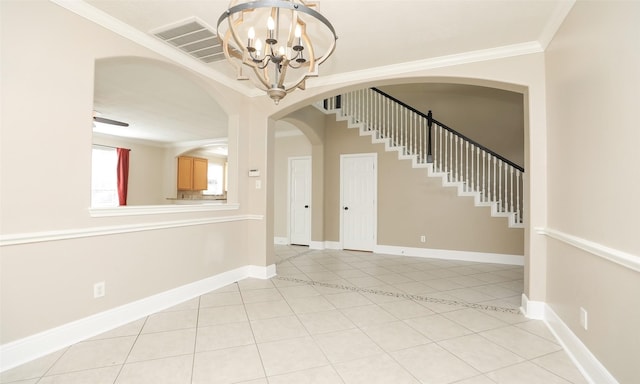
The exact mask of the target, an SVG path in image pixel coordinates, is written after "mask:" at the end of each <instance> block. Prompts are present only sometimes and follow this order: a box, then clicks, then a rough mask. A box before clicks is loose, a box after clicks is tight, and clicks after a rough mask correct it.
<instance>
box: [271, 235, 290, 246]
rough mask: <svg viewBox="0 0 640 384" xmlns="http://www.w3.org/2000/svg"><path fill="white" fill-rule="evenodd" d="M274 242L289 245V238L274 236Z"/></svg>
mask: <svg viewBox="0 0 640 384" xmlns="http://www.w3.org/2000/svg"><path fill="white" fill-rule="evenodd" d="M273 244H276V245H289V239H288V238H286V237H274V238H273Z"/></svg>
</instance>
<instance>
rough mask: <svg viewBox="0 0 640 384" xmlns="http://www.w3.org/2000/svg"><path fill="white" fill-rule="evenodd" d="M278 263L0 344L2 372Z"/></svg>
mask: <svg viewBox="0 0 640 384" xmlns="http://www.w3.org/2000/svg"><path fill="white" fill-rule="evenodd" d="M275 274H276V266H275V265H269V266H266V267H260V266H255V265H248V266H244V267H240V268H236V269H233V270H231V271H227V272H223V273H220V274H218V275H215V276H211V277H208V278H206V279H202V280H199V281H195V282H193V283H190V284H187V285H183V286H181V287H178V288H174V289H171V290H169V291H166V292H162V293H159V294H157V295H153V296H150V297H147V298H144V299H141V300H138V301H134V302H132V303H129V304H125V305H123V306H120V307H116V308H113V309H110V310H108V311H105V312H101V313H97V314H95V315H92V316H89V317H86V318H84V319H79V320H76V321H73V322H71V323H67V324H64V325H62V326H59V327H56V328H53V329H49V330H47V331H44V332H41V333H38V334H35V335H32V336H28V337H25V338H23V339H20V340H16V341H13V342H10V343H7V344H3V345H2V346H0V356H1V357H2V358H1V359H0V372H3V371H6V370H8V369H11V368H14V367H16V366H18V365H21V364H24V363H27V362H29V361H31V360H34V359H37V358H39V357H42V356H45V355H48V354H50V353H52V352H55V351H58V350H60V349H62V348H65V347H67V346H70V345H72V344H75V343H77V342H80V341H82V340H86V339H88V338H91V337H93V336H96V335H99V334H101V333H103V332H106V331H109V330H111V329H114V328H117V327H120V326H122V325H125V324H127V323H130V322H132V321H135V320H138V319H140V318H143V317H145V316H149V315H150V314H153V313H155V312H158V311H162V310H164V309H166V308H170V307H172V306H174V305H177V304H180V303H182V302H184V301H187V300H191V299H193V298H195V297H198V296H200V295H203V294H205V293H207V292H211V291H213V290H216V289H218V288H222V287H224V286H226V285H229V284H232V283H235V282H237V281H240V280H243V279H246V278H249V277H252V278H258V279H268V278H270V277H273V276H275Z"/></svg>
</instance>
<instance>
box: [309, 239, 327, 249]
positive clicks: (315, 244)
mask: <svg viewBox="0 0 640 384" xmlns="http://www.w3.org/2000/svg"><path fill="white" fill-rule="evenodd" d="M325 247H326V244H325V242H324V241H313V240H311V242H310V243H309V249H317V250H323V249H325Z"/></svg>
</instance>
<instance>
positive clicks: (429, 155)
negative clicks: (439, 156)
mask: <svg viewBox="0 0 640 384" xmlns="http://www.w3.org/2000/svg"><path fill="white" fill-rule="evenodd" d="M427 126H428V127H429V135H428V136H427V163H433V153H432V152H431V127H432V126H433V115H432V114H431V111H429V113H427Z"/></svg>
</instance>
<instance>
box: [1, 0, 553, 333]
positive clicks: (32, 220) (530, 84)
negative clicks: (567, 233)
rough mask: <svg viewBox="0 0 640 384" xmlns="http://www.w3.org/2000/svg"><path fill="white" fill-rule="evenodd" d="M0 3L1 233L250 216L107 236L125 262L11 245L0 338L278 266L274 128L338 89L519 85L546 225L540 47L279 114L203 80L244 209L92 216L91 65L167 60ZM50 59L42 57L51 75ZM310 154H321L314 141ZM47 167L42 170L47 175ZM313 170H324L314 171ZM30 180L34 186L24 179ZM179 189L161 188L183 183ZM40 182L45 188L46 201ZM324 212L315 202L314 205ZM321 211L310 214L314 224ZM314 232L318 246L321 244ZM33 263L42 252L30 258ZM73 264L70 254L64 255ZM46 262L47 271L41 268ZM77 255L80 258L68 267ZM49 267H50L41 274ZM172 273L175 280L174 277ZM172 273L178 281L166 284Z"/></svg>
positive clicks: (55, 16) (110, 36)
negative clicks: (98, 290)
mask: <svg viewBox="0 0 640 384" xmlns="http://www.w3.org/2000/svg"><path fill="white" fill-rule="evenodd" d="M0 7H1V12H0V17H1V22H0V28H2V30H1V33H0V36H1V37H2V93H3V97H2V113H1V114H0V115H1V117H0V118H1V119H2V124H1V127H0V129H1V138H2V140H1V141H0V146H1V148H0V149H1V150H0V156H1V161H0V164H1V168H0V180H1V181H2V184H1V186H0V211H1V212H2V215H1V217H0V227H1V228H2V235H3V236H6V235H13V234H28V235H30V234H32V233H40V232H41V231H62V230H72V231H73V230H85V229H91V228H93V227H102V226H120V227H126V226H129V225H137V224H144V223H149V222H152V223H153V222H163V221H167V220H172V219H175V220H191V219H194V220H195V219H201V218H211V217H217V216H228V215H235V214H238V215H249V216H251V217H252V219H251V220H246V221H240V222H235V223H221V224H216V225H206V226H204V225H202V226H198V225H196V226H191V227H184V228H180V229H168V230H166V231H149V232H138V233H126V234H118V235H109V236H105V237H104V238H96V243H95V244H96V245H101V244H102V241H103V240H105V241H106V240H108V241H109V247H108V249H109V250H113V251H117V252H119V253H118V254H119V255H121V258H119V259H115V260H114V259H112V253H113V252H111V253H110V254H109V255H106V254H104V253H102V252H94V248H93V247H92V245H93V243H92V242H89V240H88V239H79V240H64V241H58V242H45V243H39V244H37V245H33V244H32V245H18V246H3V247H2V254H1V255H0V263H2V268H0V269H1V271H2V272H1V273H2V276H1V277H2V281H1V283H0V284H2V286H1V287H0V288H1V289H0V291H1V292H2V293H1V294H2V302H3V303H5V302H7V303H14V304H12V306H11V307H10V308H11V311H5V310H4V304H3V312H2V315H1V316H3V317H2V319H0V323H1V324H2V325H1V326H2V329H0V334H1V340H0V342H2V343H5V342H8V341H13V340H16V339H19V338H21V337H26V336H29V335H33V334H35V333H37V332H41V331H45V330H47V329H49V328H50V327H52V326H55V325H61V324H64V323H68V322H70V321H74V320H78V319H79V318H81V317H82V316H83V314H89V313H90V314H95V313H99V312H101V311H105V310H109V309H113V308H115V307H117V306H118V305H122V304H125V303H129V302H131V301H132V300H133V299H134V296H135V298H141V297H142V296H143V295H146V296H150V295H152V294H154V293H160V292H164V291H166V290H168V289H172V288H175V287H178V286H181V285H184V284H188V283H190V282H193V281H194V280H197V279H198V278H199V277H200V276H204V275H206V276H210V275H215V274H217V273H220V272H222V271H225V270H228V269H229V268H233V267H234V266H240V265H247V264H255V265H262V266H264V265H268V264H271V263H273V262H274V261H275V258H274V255H273V233H274V231H273V220H272V219H271V218H272V217H273V199H274V196H273V195H274V192H273V185H274V174H273V172H272V170H273V161H274V157H273V156H274V151H273V150H274V148H273V146H274V136H273V132H274V127H275V120H277V119H279V118H281V117H283V116H285V115H287V114H288V113H290V112H291V111H293V110H296V109H299V108H300V107H302V106H304V105H308V104H309V102H310V101H312V100H314V99H318V98H321V97H322V96H323V95H329V94H333V93H336V92H338V91H341V90H346V89H356V88H359V87H361V86H370V85H385V84H387V85H388V84H395V83H401V82H406V83H411V82H425V81H437V82H443V81H444V82H446V79H449V78H452V79H464V80H465V81H467V82H469V83H474V84H484V85H487V83H492V82H497V83H499V84H503V85H504V84H511V85H514V86H517V87H520V88H521V89H525V90H526V92H527V94H526V100H525V105H526V107H527V108H526V110H525V116H526V124H525V168H526V169H527V176H526V179H525V188H526V189H527V191H526V194H527V196H528V197H527V199H526V201H527V206H526V212H528V216H527V218H526V221H527V227H528V228H532V227H536V226H541V225H544V224H545V223H546V214H547V213H546V212H547V210H546V196H547V195H546V193H545V191H546V170H547V167H546V142H547V141H546V129H545V122H546V120H545V119H546V104H545V84H544V56H543V54H542V53H539V52H533V53H531V54H526V55H518V56H514V57H504V58H500V59H491V60H487V61H480V62H478V61H475V62H471V63H461V64H459V65H451V66H449V67H433V66H429V65H426V66H425V67H424V68H421V69H420V68H416V67H412V68H411V69H410V70H407V69H406V68H405V69H400V70H398V71H393V70H390V71H374V72H371V73H367V74H366V76H365V77H362V76H349V77H348V78H339V79H333V80H331V79H329V82H327V83H322V80H320V82H315V83H314V84H311V83H312V82H310V87H309V88H308V89H307V90H306V91H304V92H302V91H296V92H294V93H292V94H291V95H289V96H287V98H286V99H285V100H283V102H281V103H280V105H279V106H274V105H273V102H271V100H268V99H266V98H265V97H254V98H251V99H248V98H246V97H244V96H242V95H240V94H238V93H236V92H234V91H233V90H231V89H229V88H227V87H225V86H224V85H222V84H220V83H216V82H215V81H213V80H205V82H207V83H208V84H209V86H210V91H211V92H212V94H214V96H215V98H216V100H217V101H218V102H219V103H220V104H221V105H222V106H223V107H224V108H225V110H227V111H228V114H229V115H228V118H229V120H228V121H229V145H230V153H229V169H230V175H232V176H233V177H231V178H230V191H229V199H230V201H231V202H234V203H239V204H240V208H239V210H237V211H234V212H232V213H229V212H213V213H206V214H205V213H192V214H169V215H164V214H160V215H151V216H131V217H113V218H92V217H90V216H89V215H88V213H87V207H88V206H89V199H90V197H89V195H90V194H89V193H88V185H89V183H90V157H91V149H90V147H91V145H90V144H91V129H90V126H91V111H92V108H93V103H92V97H93V64H94V61H95V59H96V58H102V57H110V56H126V55H132V56H143V57H149V58H154V59H159V60H162V59H163V58H161V57H160V56H159V55H157V54H155V53H153V52H151V51H149V50H147V49H144V48H141V47H140V46H139V45H137V44H135V43H132V42H130V41H128V40H125V39H124V38H122V37H119V36H118V35H116V34H115V33H112V32H109V31H107V30H106V29H103V28H102V27H99V26H96V25H95V24H93V23H91V22H89V21H87V20H85V19H83V18H81V17H79V16H77V15H75V14H73V13H71V12H69V11H66V10H64V9H62V8H61V7H59V6H56V5H54V4H52V3H50V2H47V1H32V2H23V1H2V2H0ZM43 57H46V58H47V60H46V61H47V63H46V68H45V67H44V66H43V63H42V58H43ZM320 79H322V77H321V78H320ZM311 85H313V86H311ZM7 95H10V97H8V96H7ZM34 111H37V113H34ZM529 146H530V147H531V150H528V148H529ZM313 147H314V149H313V151H314V153H315V151H316V149H317V148H316V147H317V145H316V144H314V145H313ZM315 157H316V156H315V155H314V158H315ZM16 164H18V165H16ZM45 166H46V168H45V169H46V172H43V171H42V170H43V167H45ZM167 166H170V165H167ZM313 166H314V170H315V167H316V166H317V164H315V163H314V165H313ZM254 168H258V169H260V170H262V171H263V172H262V173H261V175H262V176H261V179H262V182H263V184H262V185H263V188H261V189H256V188H255V187H254V184H253V183H254V182H255V179H254V178H249V177H248V176H247V172H248V170H249V169H254ZM33 174H37V175H38V176H39V177H38V178H32V177H29V176H28V175H33ZM171 184H172V185H171V186H166V188H165V189H166V190H168V189H167V188H169V187H173V186H174V185H175V184H174V182H172V183H171ZM43 185H46V186H47V188H48V189H47V191H46V192H45V193H43V192H42V186H43ZM318 205H320V204H316V203H315V197H314V206H318ZM319 216H321V215H314V220H315V218H316V217H319ZM263 218H266V219H263ZM218 233H221V234H222V235H224V239H233V240H234V241H229V242H226V241H223V240H222V239H219V238H217V234H218ZM149 236H152V237H149ZM313 236H314V237H313V238H314V239H316V238H324V237H325V236H322V235H320V236H318V237H316V236H317V235H316V234H314V235H313ZM542 239H543V237H542V236H540V235H538V234H536V233H535V232H533V231H530V230H528V229H526V230H525V250H526V259H527V265H526V267H525V270H526V279H528V280H529V281H528V282H527V284H526V290H527V292H528V293H530V298H531V299H533V300H544V297H545V289H546V280H545V279H546V275H545V274H544V271H545V270H546V257H545V252H546V248H544V247H543V245H544V242H543V241H542ZM156 240H157V244H159V245H158V246H157V247H156V246H155V241H156ZM150 244H151V245H153V246H151V245H150ZM185 244H189V245H185ZM163 245H166V246H165V247H163ZM180 245H183V247H182V248H181V249H180V252H174V250H175V248H174V247H176V246H180ZM149 247H151V248H149ZM29 254H32V255H33V256H32V257H30V258H27V257H24V258H23V256H22V255H29ZM67 255H75V256H74V257H72V258H67ZM45 257H46V263H40V262H41V261H42V260H45V259H44V258H45ZM140 257H142V258H143V261H144V262H142V261H141V259H140ZM79 259H81V261H82V263H73V262H74V261H77V260H79ZM40 265H42V266H43V267H45V268H46V273H45V269H44V268H39V267H40ZM156 265H158V269H157V270H155V271H156V274H155V275H153V274H150V273H149V268H150V267H155V266H156ZM34 266H35V267H34ZM105 268H107V269H111V270H113V271H116V272H113V273H112V274H111V275H109V276H112V278H113V279H115V281H116V284H118V283H122V285H121V286H119V287H118V286H116V287H114V286H113V285H112V284H111V283H110V281H112V278H109V280H107V281H106V283H107V292H108V293H107V295H111V293H109V292H119V294H114V295H113V296H107V297H105V300H98V301H96V300H93V299H91V298H89V297H88V296H90V294H91V288H92V287H91V284H89V286H87V284H86V282H92V283H93V282H97V281H101V280H105V279H104V276H105V275H104V273H103V270H104V269H105ZM175 269H179V270H180V272H179V273H176V271H175ZM52 271H53V273H52ZM122 271H126V275H127V279H125V280H118V278H117V276H119V274H122V273H123V272H122ZM166 275H168V276H169V279H163V278H162V277H165V276H166ZM78 276H82V279H79V278H78ZM76 280H77V281H76ZM125 283H126V284H125ZM40 287H55V290H52V292H54V293H55V295H54V294H52V295H48V294H46V292H47V291H46V290H43V289H41V288H40ZM83 289H84V290H83ZM80 290H83V291H82V292H80ZM127 292H132V293H131V294H129V293H127ZM61 297H69V298H72V300H70V301H68V302H65V304H64V305H63V306H58V307H56V308H57V309H56V310H57V313H56V315H55V316H54V318H53V319H52V321H47V322H43V323H38V324H36V323H35V322H31V323H28V324H27V323H25V324H22V323H21V321H22V319H24V318H38V317H42V316H45V312H44V311H43V310H42V309H41V308H49V307H48V305H49V304H50V303H51V302H52V300H58V299H60V298H61ZM18 302H20V303H25V302H28V303H30V305H29V306H24V305H22V306H21V307H19V308H18V305H17V304H15V303H18ZM7 312H9V313H7ZM5 316H6V317H5Z"/></svg>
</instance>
